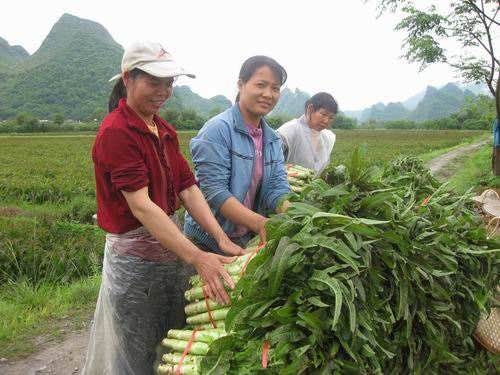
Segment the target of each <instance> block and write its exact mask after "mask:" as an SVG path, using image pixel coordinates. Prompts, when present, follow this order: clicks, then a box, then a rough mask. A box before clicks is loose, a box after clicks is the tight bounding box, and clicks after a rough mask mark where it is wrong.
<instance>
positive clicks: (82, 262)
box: [0, 217, 104, 285]
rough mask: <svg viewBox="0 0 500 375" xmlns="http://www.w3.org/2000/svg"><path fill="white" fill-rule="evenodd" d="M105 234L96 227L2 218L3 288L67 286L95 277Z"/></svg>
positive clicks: (0, 274) (0, 256)
mask: <svg viewBox="0 0 500 375" xmlns="http://www.w3.org/2000/svg"><path fill="white" fill-rule="evenodd" d="M103 247H104V233H103V232H102V231H101V230H100V229H99V228H97V227H96V226H93V225H83V224H74V223H70V222H57V221H56V222H48V221H43V220H42V221H39V220H37V219H31V218H14V219H13V218H2V217H0V285H1V284H3V283H6V282H11V283H12V282H18V281H21V280H23V281H26V282H27V283H29V284H31V285H38V284H40V283H42V282H49V283H66V282H69V281H72V280H76V279H78V278H81V277H83V276H89V275H93V274H95V273H96V272H97V271H98V270H99V268H100V265H101V263H102V253H103Z"/></svg>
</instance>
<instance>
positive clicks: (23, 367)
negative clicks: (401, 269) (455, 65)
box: [0, 141, 489, 375]
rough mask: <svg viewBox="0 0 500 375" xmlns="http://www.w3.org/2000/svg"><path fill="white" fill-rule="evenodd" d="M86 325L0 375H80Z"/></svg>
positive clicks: (436, 166)
mask: <svg viewBox="0 0 500 375" xmlns="http://www.w3.org/2000/svg"><path fill="white" fill-rule="evenodd" d="M488 142H489V141H482V142H478V143H474V144H471V145H467V146H463V147H459V148H456V149H454V150H452V151H450V152H447V153H446V154H443V155H441V156H438V157H437V158H435V159H432V160H431V161H430V162H429V163H428V166H429V169H430V170H431V172H432V173H433V174H434V175H435V176H438V177H440V178H446V177H447V176H449V175H450V173H453V172H450V171H454V170H456V168H457V167H458V166H459V165H460V164H461V163H460V162H457V161H458V160H463V158H464V157H466V156H468V155H470V154H471V153H472V152H474V151H475V150H477V149H479V148H480V147H481V146H483V145H484V144H487V143H488ZM452 162H457V163H456V164H457V167H455V168H444V167H446V166H448V165H450V163H452ZM89 326H90V320H89V324H88V325H87V328H85V329H83V330H81V331H76V332H72V333H70V334H68V335H67V336H66V337H65V338H64V340H63V341H61V342H54V341H52V342H50V341H49V342H41V343H40V345H38V346H39V347H40V348H44V347H45V348H44V349H41V350H40V351H39V352H38V353H35V354H33V355H31V356H29V357H27V358H25V359H22V360H18V361H14V362H10V361H9V360H6V359H5V358H2V359H0V374H2V375H32V374H33V375H44V374H50V375H75V374H80V373H81V370H82V367H83V363H84V361H85V352H86V348H87V343H88V337H89Z"/></svg>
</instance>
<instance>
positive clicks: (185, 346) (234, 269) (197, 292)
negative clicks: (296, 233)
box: [156, 247, 256, 375]
mask: <svg viewBox="0 0 500 375" xmlns="http://www.w3.org/2000/svg"><path fill="white" fill-rule="evenodd" d="M255 250H256V248H255V247H249V248H248V253H247V254H245V255H243V256H239V257H237V258H236V260H235V261H234V262H232V263H230V264H226V265H225V266H224V267H225V268H226V270H227V272H228V273H229V275H230V276H231V278H232V279H233V281H234V282H235V283H237V282H238V280H239V279H240V276H241V275H242V273H243V272H244V269H245V267H246V265H247V264H248V262H249V261H250V259H251V258H252V257H253V256H254V255H255ZM190 284H191V287H192V288H191V289H189V290H187V291H186V292H185V294H184V297H185V298H186V301H187V302H188V304H187V305H186V306H185V308H184V312H185V313H186V316H187V319H186V324H187V326H186V327H185V329H183V330H176V329H171V330H169V331H168V333H167V337H166V338H165V339H163V340H162V342H161V346H162V347H163V349H164V350H161V355H160V358H159V361H158V364H157V366H156V373H157V374H162V375H169V374H187V375H194V374H199V373H200V372H199V371H200V362H201V360H202V358H203V356H205V355H206V354H207V352H208V349H209V345H210V343H211V342H213V341H214V340H216V339H218V338H220V337H223V336H225V335H226V331H225V330H224V327H225V324H224V320H225V318H226V315H227V313H228V311H229V307H230V306H229V305H221V304H219V303H217V302H215V301H212V300H211V299H209V298H206V299H205V294H204V292H203V283H202V281H201V279H200V277H199V276H198V275H195V276H193V277H191V280H190Z"/></svg>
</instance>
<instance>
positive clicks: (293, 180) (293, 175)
mask: <svg viewBox="0 0 500 375" xmlns="http://www.w3.org/2000/svg"><path fill="white" fill-rule="evenodd" d="M286 175H287V178H288V182H289V183H290V187H291V189H292V191H294V192H296V193H300V192H301V191H302V189H303V188H304V186H306V185H307V184H308V183H310V182H311V181H312V179H313V177H314V171H313V170H312V169H308V168H304V167H302V166H300V165H297V164H287V165H286Z"/></svg>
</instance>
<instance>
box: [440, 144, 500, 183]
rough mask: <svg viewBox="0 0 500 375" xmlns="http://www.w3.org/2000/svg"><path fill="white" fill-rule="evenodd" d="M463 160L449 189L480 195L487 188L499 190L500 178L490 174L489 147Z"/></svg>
mask: <svg viewBox="0 0 500 375" xmlns="http://www.w3.org/2000/svg"><path fill="white" fill-rule="evenodd" d="M464 159H465V160H464V163H463V164H461V166H460V168H458V170H457V172H456V173H455V174H454V175H453V177H452V178H451V179H450V182H449V187H450V188H451V189H453V190H455V191H458V192H460V193H464V192H466V191H467V190H469V189H472V190H473V191H476V192H478V193H480V192H482V191H483V190H484V189H487V188H500V177H496V176H494V175H493V173H492V172H491V145H486V146H483V147H481V149H479V150H478V151H476V152H474V153H473V154H472V155H468V156H467V157H466V158H464Z"/></svg>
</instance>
